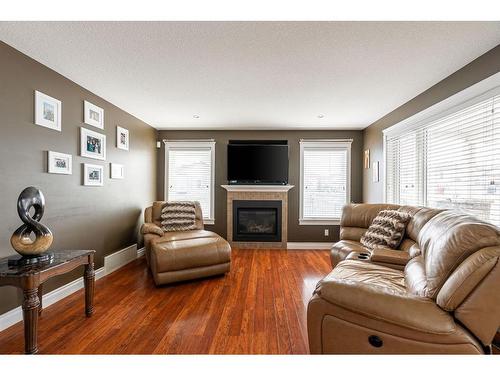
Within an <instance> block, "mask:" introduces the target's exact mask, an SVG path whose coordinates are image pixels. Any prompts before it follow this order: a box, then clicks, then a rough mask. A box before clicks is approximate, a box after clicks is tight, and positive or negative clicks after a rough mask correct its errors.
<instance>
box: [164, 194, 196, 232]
mask: <svg viewBox="0 0 500 375" xmlns="http://www.w3.org/2000/svg"><path fill="white" fill-rule="evenodd" d="M161 219H162V221H161V228H162V229H163V230H164V231H165V232H182V231H186V230H194V229H196V224H195V220H196V211H195V203H194V202H183V201H171V202H165V204H164V205H163V208H162V210H161Z"/></svg>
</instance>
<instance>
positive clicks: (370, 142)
mask: <svg viewBox="0 0 500 375" xmlns="http://www.w3.org/2000/svg"><path fill="white" fill-rule="evenodd" d="M499 71H500V45H499V46H496V47H495V48H493V49H491V50H490V51H488V52H487V53H485V54H484V55H482V56H480V57H478V58H477V59H476V60H474V61H472V62H471V63H469V64H467V65H466V66H464V67H463V68H462V69H460V70H458V71H456V72H455V73H453V74H452V75H450V76H448V77H447V78H445V79H443V80H442V81H440V82H439V83H437V84H435V85H434V86H432V87H431V88H429V89H428V90H426V91H424V92H423V93H421V94H420V95H418V96H416V97H415V98H413V99H412V100H410V101H409V102H407V103H405V104H403V105H402V106H400V107H398V108H397V109H395V110H394V111H392V112H390V113H388V114H387V115H385V116H384V117H382V118H381V119H379V120H377V121H376V122H374V123H373V124H371V125H370V126H369V127H367V128H366V129H365V130H364V147H363V149H364V150H366V149H370V159H371V162H373V161H379V162H380V177H381V179H380V182H372V175H371V173H372V170H371V169H365V170H363V201H364V202H366V203H376V202H382V201H383V199H384V196H383V186H384V185H383V184H384V183H383V178H382V177H383V175H384V170H383V168H384V166H383V165H382V162H383V137H382V131H383V130H384V129H386V128H388V127H390V126H392V125H394V124H397V123H398V122H400V121H402V120H404V119H406V118H408V117H410V116H413V115H414V114H416V113H418V112H420V111H423V110H424V109H426V108H428V107H430V106H432V105H434V104H436V103H438V102H440V101H442V100H444V99H446V98H448V97H450V96H452V95H454V94H456V93H457V92H459V91H462V90H464V89H466V88H467V87H469V86H472V85H473V84H475V83H477V82H479V81H482V80H483V79H485V78H488V77H489V76H491V75H493V74H495V73H498V72H499Z"/></svg>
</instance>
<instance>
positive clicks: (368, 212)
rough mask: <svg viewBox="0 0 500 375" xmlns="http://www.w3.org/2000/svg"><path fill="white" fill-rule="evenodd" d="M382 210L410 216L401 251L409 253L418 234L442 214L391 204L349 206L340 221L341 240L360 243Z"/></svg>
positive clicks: (430, 209) (435, 210) (433, 210)
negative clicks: (432, 219) (431, 220)
mask: <svg viewBox="0 0 500 375" xmlns="http://www.w3.org/2000/svg"><path fill="white" fill-rule="evenodd" d="M382 210H398V211H403V212H407V213H409V214H410V216H411V219H410V221H409V222H408V225H407V226H406V232H405V236H404V238H403V241H402V242H401V245H400V249H402V250H405V251H409V249H410V248H411V247H412V246H413V245H414V244H415V242H416V241H417V237H418V233H419V232H420V230H421V229H422V227H423V226H424V225H425V223H427V221H429V220H430V219H431V218H432V217H434V216H435V215H437V214H438V213H440V212H442V211H443V210H438V209H434V208H427V207H414V206H400V205H397V204H390V203H357V204H347V205H345V206H344V207H343V209H342V218H341V220H340V239H341V240H353V241H359V239H360V238H361V236H362V235H363V234H364V233H365V231H366V229H368V227H369V226H370V224H371V223H372V221H373V219H375V217H376V216H377V215H378V213H379V212H380V211H382Z"/></svg>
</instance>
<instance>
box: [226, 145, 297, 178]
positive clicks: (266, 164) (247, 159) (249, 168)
mask: <svg viewBox="0 0 500 375" xmlns="http://www.w3.org/2000/svg"><path fill="white" fill-rule="evenodd" d="M227 163H228V165H227V179H228V181H229V183H230V184H245V183H247V184H249V183H250V184H285V185H286V184H287V183H288V144H287V141H230V142H229V144H228V147H227Z"/></svg>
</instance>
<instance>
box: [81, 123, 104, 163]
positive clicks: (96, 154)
mask: <svg viewBox="0 0 500 375" xmlns="http://www.w3.org/2000/svg"><path fill="white" fill-rule="evenodd" d="M80 155H81V156H84V157H86V158H92V159H99V160H106V136H105V135H104V134H101V133H97V132H94V131H92V130H89V129H85V128H80Z"/></svg>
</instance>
